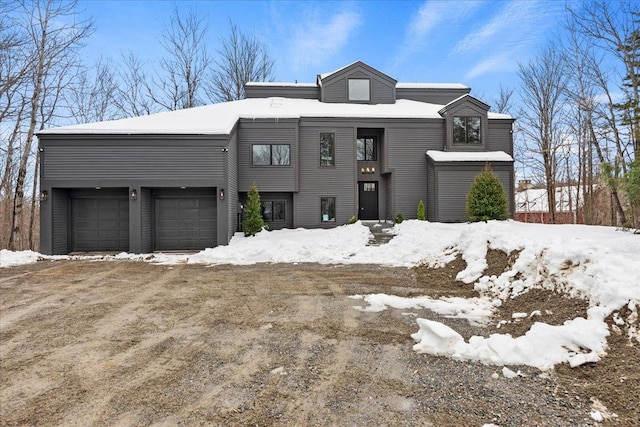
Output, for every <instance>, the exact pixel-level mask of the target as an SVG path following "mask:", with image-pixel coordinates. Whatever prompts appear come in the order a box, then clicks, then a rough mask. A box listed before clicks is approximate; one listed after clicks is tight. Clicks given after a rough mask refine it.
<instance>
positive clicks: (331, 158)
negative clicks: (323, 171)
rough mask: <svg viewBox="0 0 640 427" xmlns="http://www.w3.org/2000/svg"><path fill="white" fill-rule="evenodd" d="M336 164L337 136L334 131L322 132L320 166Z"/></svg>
mask: <svg viewBox="0 0 640 427" xmlns="http://www.w3.org/2000/svg"><path fill="white" fill-rule="evenodd" d="M335 165H336V137H335V134H333V133H321V134H320V166H335Z"/></svg>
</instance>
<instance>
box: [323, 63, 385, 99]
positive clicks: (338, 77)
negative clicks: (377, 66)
mask: <svg viewBox="0 0 640 427" xmlns="http://www.w3.org/2000/svg"><path fill="white" fill-rule="evenodd" d="M351 78H357V79H359V78H364V79H370V81H371V85H370V90H371V100H370V101H369V102H361V103H364V104H393V103H395V102H396V89H395V84H396V82H395V81H394V80H392V79H389V77H387V76H384V75H383V74H381V73H376V72H371V71H370V70H367V69H365V68H364V67H360V66H355V67H352V68H346V69H345V70H342V71H340V72H338V73H335V74H334V75H331V76H328V77H326V78H325V79H323V80H322V88H321V95H320V96H321V100H322V102H349V99H348V80H349V79H351Z"/></svg>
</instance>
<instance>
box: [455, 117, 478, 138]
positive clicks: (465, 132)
mask: <svg viewBox="0 0 640 427" xmlns="http://www.w3.org/2000/svg"><path fill="white" fill-rule="evenodd" d="M453 143H454V144H480V143H481V141H480V117H459V116H456V117H454V118H453Z"/></svg>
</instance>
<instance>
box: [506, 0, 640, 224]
mask: <svg viewBox="0 0 640 427" xmlns="http://www.w3.org/2000/svg"><path fill="white" fill-rule="evenodd" d="M564 26H565V28H564V29H565V30H566V31H564V32H563V34H564V36H563V37H562V38H558V39H557V40H553V41H552V42H551V43H549V45H548V46H546V47H545V48H544V49H543V50H541V51H540V52H539V53H538V55H537V56H535V57H534V58H533V59H532V60H531V61H529V62H527V63H524V64H520V65H519V71H518V76H519V78H520V87H519V88H518V89H517V90H519V94H520V101H519V102H520V105H517V106H516V107H515V108H512V109H511V111H509V112H510V113H512V114H513V115H515V116H516V117H517V121H516V153H515V157H516V161H517V163H518V164H519V167H518V168H517V171H516V173H517V174H518V175H520V177H523V173H524V174H525V175H526V174H527V173H528V174H530V176H528V178H532V180H533V181H534V184H536V185H537V186H539V187H541V188H546V190H547V191H546V193H547V202H548V205H549V209H550V212H549V214H550V218H551V221H552V222H555V220H556V208H555V207H556V202H557V201H556V200H555V197H556V194H557V193H558V192H556V189H557V188H558V187H560V186H573V187H574V188H575V191H569V192H566V193H565V194H569V195H570V197H573V200H570V203H571V205H572V209H573V210H575V211H581V212H582V214H583V215H584V221H585V223H587V224H607V225H622V226H631V227H636V228H640V163H639V160H638V150H640V106H639V99H640V97H639V86H640V12H639V10H638V3H637V2H635V1H608V0H600V1H593V2H591V1H590V2H578V3H572V4H570V6H568V8H567V10H566V21H565V23H564ZM504 93H506V98H507V99H509V95H511V94H512V91H504ZM504 93H503V94H502V98H503V99H504V98H505V96H504ZM498 105H504V100H503V101H502V103H500V102H498ZM507 105H510V104H509V103H508V102H507ZM564 202H565V203H566V202H567V201H566V200H565V201H564Z"/></svg>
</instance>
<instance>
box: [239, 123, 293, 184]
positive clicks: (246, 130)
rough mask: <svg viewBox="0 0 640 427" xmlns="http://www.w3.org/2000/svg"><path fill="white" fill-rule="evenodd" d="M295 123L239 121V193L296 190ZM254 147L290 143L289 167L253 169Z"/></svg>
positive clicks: (256, 167)
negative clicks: (251, 188)
mask: <svg viewBox="0 0 640 427" xmlns="http://www.w3.org/2000/svg"><path fill="white" fill-rule="evenodd" d="M296 124H297V121H296V122H295V123H293V122H285V121H282V122H279V123H275V124H273V123H261V122H257V121H256V122H253V121H241V122H240V126H239V128H238V178H239V179H238V181H239V182H238V191H242V192H246V191H249V188H250V187H251V183H253V182H255V183H256V185H257V186H258V191H260V192H262V191H296V190H297V176H298V143H297V127H296ZM253 144H289V145H290V146H291V151H290V153H289V155H290V160H291V165H290V166H253V165H252V145H253Z"/></svg>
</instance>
